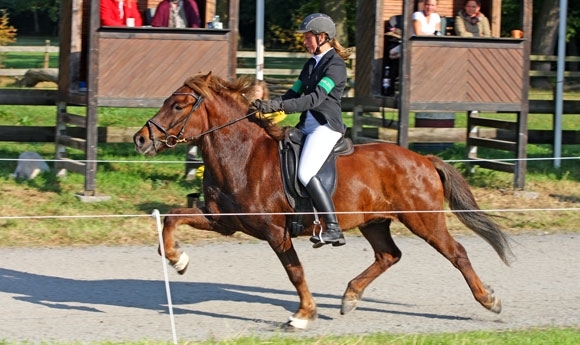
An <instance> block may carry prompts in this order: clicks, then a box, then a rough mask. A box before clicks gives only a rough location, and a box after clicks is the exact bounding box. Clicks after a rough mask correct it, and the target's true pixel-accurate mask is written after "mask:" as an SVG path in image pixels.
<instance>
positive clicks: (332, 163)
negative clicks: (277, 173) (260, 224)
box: [278, 127, 354, 237]
mask: <svg viewBox="0 0 580 345" xmlns="http://www.w3.org/2000/svg"><path fill="white" fill-rule="evenodd" d="M305 138H306V136H305V135H304V133H302V131H301V130H299V129H297V128H295V127H287V128H286V131H285V135H284V139H283V140H281V141H279V142H278V149H279V154H280V169H281V172H282V184H283V185H284V192H285V194H286V199H287V200H288V203H289V204H290V206H292V208H293V209H294V211H295V212H297V213H300V212H312V210H313V204H312V200H311V199H310V196H309V195H308V192H307V191H306V187H304V185H302V183H301V182H300V180H299V179H298V161H299V159H300V153H301V152H302V146H303V145H304V140H305ZM353 151H354V146H353V144H352V140H350V138H345V137H342V138H341V139H340V140H339V141H338V142H337V143H336V145H335V146H334V149H333V150H332V152H331V153H330V155H329V156H328V158H327V159H326V161H325V162H324V164H323V165H322V167H321V168H320V170H319V171H318V174H317V176H318V178H319V179H320V181H321V182H322V184H323V185H324V187H325V188H326V190H327V191H328V192H329V193H330V195H331V196H332V195H334V192H335V190H336V158H337V157H338V156H341V155H349V154H351V153H352V152H353ZM302 216H303V215H302V214H296V215H293V216H292V217H286V228H287V229H290V234H291V236H292V237H296V236H298V235H300V233H301V232H302V231H303V230H304V225H303V224H302Z"/></svg>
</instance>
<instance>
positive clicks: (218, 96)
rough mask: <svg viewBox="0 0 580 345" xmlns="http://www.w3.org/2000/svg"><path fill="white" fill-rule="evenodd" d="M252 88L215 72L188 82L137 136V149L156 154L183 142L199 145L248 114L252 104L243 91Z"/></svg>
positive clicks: (243, 82)
mask: <svg viewBox="0 0 580 345" xmlns="http://www.w3.org/2000/svg"><path fill="white" fill-rule="evenodd" d="M249 87H250V85H249V83H248V82H247V81H244V80H237V81H236V82H233V83H229V82H226V81H224V80H222V79H221V78H218V77H215V76H212V75H211V72H210V73H208V74H199V75H196V76H194V77H191V78H189V79H187V80H186V81H185V82H184V84H183V86H181V87H180V88H178V89H177V90H175V91H174V92H173V93H172V94H171V96H169V98H167V99H166V100H165V101H164V102H163V106H162V107H161V108H160V109H159V111H158V112H157V114H155V116H153V118H151V119H150V120H148V121H147V123H146V124H145V125H144V126H143V127H142V128H141V129H140V130H139V131H138V132H137V133H135V135H134V136H133V142H134V143H135V149H136V150H137V152H139V153H143V154H148V155H155V154H157V153H158V152H161V151H163V150H164V149H165V148H171V147H174V146H175V145H177V144H179V143H190V144H194V145H197V144H199V141H200V139H201V137H202V136H203V135H204V134H207V132H208V131H212V128H216V127H219V126H220V125H223V124H226V123H228V121H232V119H230V118H229V117H230V116H231V117H232V118H234V117H238V118H240V117H243V116H244V115H246V113H247V112H248V108H249V103H248V101H247V100H245V99H244V98H243V92H245V91H247V89H248V88H249ZM209 114H212V115H211V118H210V116H209Z"/></svg>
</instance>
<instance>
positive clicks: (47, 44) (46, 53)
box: [44, 40, 50, 68]
mask: <svg viewBox="0 0 580 345" xmlns="http://www.w3.org/2000/svg"><path fill="white" fill-rule="evenodd" d="M44 43H45V44H44V47H45V48H46V49H44V68H48V65H49V62H50V52H49V48H50V40H46V41H44Z"/></svg>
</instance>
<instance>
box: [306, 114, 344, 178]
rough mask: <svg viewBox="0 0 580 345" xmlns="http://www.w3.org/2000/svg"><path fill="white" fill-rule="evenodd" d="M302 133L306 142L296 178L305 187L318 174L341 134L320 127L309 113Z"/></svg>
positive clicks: (324, 126) (325, 126) (326, 127)
mask: <svg viewBox="0 0 580 345" xmlns="http://www.w3.org/2000/svg"><path fill="white" fill-rule="evenodd" d="M302 131H303V132H304V134H306V140H305V142H304V147H303V148H302V154H301V155H300V161H299V163H298V178H299V179H300V182H302V184H303V185H304V186H306V185H308V182H310V179H311V178H312V177H314V176H315V175H316V174H317V173H318V171H319V170H320V168H321V167H322V164H324V162H325V161H326V158H328V155H329V154H330V152H332V149H333V148H334V145H335V144H336V143H337V142H338V140H339V139H340V138H341V137H342V133H340V132H336V131H334V130H332V129H330V127H328V125H321V124H320V123H318V121H316V119H315V118H314V117H313V116H312V115H310V113H308V115H307V116H306V122H305V125H304V128H302Z"/></svg>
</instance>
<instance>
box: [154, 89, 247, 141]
mask: <svg viewBox="0 0 580 345" xmlns="http://www.w3.org/2000/svg"><path fill="white" fill-rule="evenodd" d="M175 95H185V96H191V97H193V98H194V99H195V103H194V104H193V107H191V110H190V111H189V113H188V114H187V115H186V116H185V119H184V120H183V125H182V126H181V130H180V131H179V133H178V134H177V135H169V134H168V133H167V130H166V129H165V128H163V126H161V125H160V124H158V123H157V122H155V121H153V119H150V120H149V121H147V127H148V129H149V139H151V141H153V142H155V141H159V142H161V143H164V144H165V146H167V147H168V148H172V147H175V146H176V145H177V144H179V143H186V142H188V141H194V140H195V139H198V138H200V137H202V136H204V135H206V134H208V133H211V132H213V131H217V130H218V129H221V128H224V127H227V126H229V125H232V124H234V123H236V122H239V121H241V120H243V119H245V118H247V117H250V116H252V115H254V114H255V113H257V112H258V110H254V111H252V112H250V113H249V114H246V115H245V116H242V117H240V118H239V119H235V120H232V121H230V122H228V123H226V124H223V125H221V126H218V127H214V128H212V129H210V130H207V131H205V132H203V133H200V134H199V135H198V136H197V137H192V138H182V137H181V136H182V135H183V133H184V132H185V126H186V125H187V122H188V121H189V117H190V116H191V114H193V112H194V111H196V110H197V108H199V107H200V106H201V103H202V102H203V100H204V97H203V96H202V95H197V94H195V93H194V92H174V93H173V94H172V96H175ZM153 126H155V127H157V129H158V130H160V131H161V132H163V134H164V135H165V138H163V139H157V138H155V135H154V134H153V130H152V129H153V128H152V127H153Z"/></svg>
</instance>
